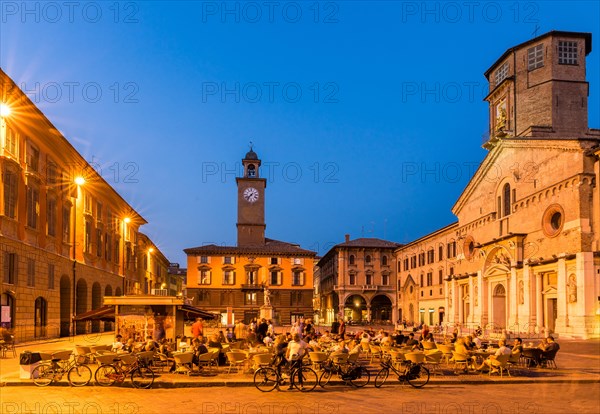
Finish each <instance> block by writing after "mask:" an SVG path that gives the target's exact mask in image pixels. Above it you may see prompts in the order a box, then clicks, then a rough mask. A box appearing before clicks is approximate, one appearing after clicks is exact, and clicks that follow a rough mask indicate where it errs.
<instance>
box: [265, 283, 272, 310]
mask: <svg viewBox="0 0 600 414" xmlns="http://www.w3.org/2000/svg"><path fill="white" fill-rule="evenodd" d="M263 295H264V304H265V306H271V291H270V290H269V289H268V288H267V287H266V286H265V290H263Z"/></svg>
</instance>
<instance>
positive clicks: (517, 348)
mask: <svg viewBox="0 0 600 414" xmlns="http://www.w3.org/2000/svg"><path fill="white" fill-rule="evenodd" d="M511 353H512V354H513V355H514V354H516V353H519V354H522V353H523V341H522V340H521V338H515V342H514V343H513V346H512V350H511Z"/></svg>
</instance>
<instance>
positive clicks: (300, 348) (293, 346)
mask: <svg viewBox="0 0 600 414" xmlns="http://www.w3.org/2000/svg"><path fill="white" fill-rule="evenodd" d="M307 349H308V344H307V343H306V342H304V341H303V340H302V339H300V335H299V334H294V335H293V336H292V340H291V341H290V342H289V343H288V345H287V350H286V359H287V360H288V361H290V363H291V367H290V368H291V369H292V370H293V369H294V368H298V367H301V366H302V358H303V357H304V354H305V353H306V350H307ZM298 381H299V382H300V389H302V388H303V385H302V384H303V383H302V375H299V376H298ZM292 388H293V387H292V384H291V383H290V387H289V388H288V389H290V390H291V389H292Z"/></svg>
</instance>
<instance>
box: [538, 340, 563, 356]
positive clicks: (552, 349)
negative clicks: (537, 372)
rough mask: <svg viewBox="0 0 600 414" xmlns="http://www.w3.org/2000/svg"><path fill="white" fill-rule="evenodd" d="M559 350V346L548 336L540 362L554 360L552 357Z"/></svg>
mask: <svg viewBox="0 0 600 414" xmlns="http://www.w3.org/2000/svg"><path fill="white" fill-rule="evenodd" d="M559 349H560V345H558V344H557V343H556V342H554V337H553V336H551V335H549V336H548V338H546V346H545V347H544V349H543V350H542V356H541V360H542V361H544V360H546V359H554V356H555V355H556V353H557V352H558V350H559Z"/></svg>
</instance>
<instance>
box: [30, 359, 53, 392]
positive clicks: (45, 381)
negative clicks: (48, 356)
mask: <svg viewBox="0 0 600 414" xmlns="http://www.w3.org/2000/svg"><path fill="white" fill-rule="evenodd" d="M54 374H55V371H54V368H52V365H48V364H43V365H38V366H37V367H35V368H34V369H33V371H32V372H31V378H33V383H34V384H35V385H37V386H38V387H45V386H47V385H50V384H52V381H54Z"/></svg>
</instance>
